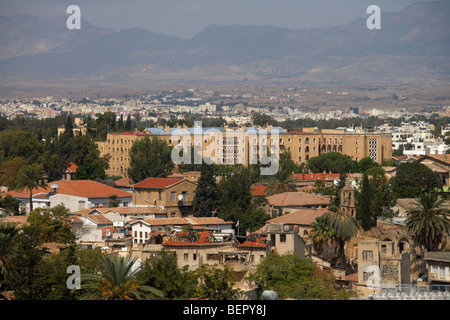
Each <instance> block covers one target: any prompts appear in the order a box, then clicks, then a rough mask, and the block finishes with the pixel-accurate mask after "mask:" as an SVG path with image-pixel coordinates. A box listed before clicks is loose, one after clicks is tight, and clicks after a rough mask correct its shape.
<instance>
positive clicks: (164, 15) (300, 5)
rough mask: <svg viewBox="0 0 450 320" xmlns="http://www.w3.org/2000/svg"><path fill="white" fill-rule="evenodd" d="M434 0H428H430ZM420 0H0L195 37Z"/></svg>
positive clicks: (6, 10)
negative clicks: (220, 28) (76, 10)
mask: <svg viewBox="0 0 450 320" xmlns="http://www.w3.org/2000/svg"><path fill="white" fill-rule="evenodd" d="M425 1H428V0H425ZM415 2H420V1H418V0H308V1H307V0H0V15H8V16H9V15H16V14H31V15H35V16H39V17H42V16H52V15H67V16H68V14H66V8H67V7H68V6H69V5H78V6H79V7H80V8H81V18H82V19H84V20H87V21H88V22H90V23H92V24H93V25H96V26H99V27H107V28H112V29H115V30H120V29H124V28H131V27H142V28H145V29H148V30H151V31H154V32H159V33H163V34H166V35H171V36H177V37H183V38H189V37H192V36H194V35H195V34H197V33H198V32H200V31H201V30H202V29H203V28H205V27H207V26H208V25H211V24H219V25H232V24H239V25H273V26H277V27H286V28H291V29H302V28H316V27H329V26H336V25H340V24H345V23H348V22H351V21H352V20H354V19H356V18H360V17H368V15H367V14H366V9H367V7H368V6H369V5H373V4H375V5H378V6H380V8H381V11H382V12H383V11H387V12H393V11H400V10H402V9H404V8H405V7H407V6H408V5H410V4H412V3H415Z"/></svg>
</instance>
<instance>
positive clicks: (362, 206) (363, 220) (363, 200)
mask: <svg viewBox="0 0 450 320" xmlns="http://www.w3.org/2000/svg"><path fill="white" fill-rule="evenodd" d="M358 202H359V203H358V206H357V213H356V215H357V218H358V220H359V221H360V224H361V227H362V228H363V229H364V230H366V231H367V230H369V229H370V228H372V227H373V226H374V224H373V220H374V219H373V218H372V208H371V204H372V199H371V190H370V184H369V177H368V175H367V173H363V178H362V184H361V195H360V198H359V201H358Z"/></svg>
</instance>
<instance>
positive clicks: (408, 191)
mask: <svg viewBox="0 0 450 320" xmlns="http://www.w3.org/2000/svg"><path fill="white" fill-rule="evenodd" d="M390 183H391V186H392V191H393V193H394V195H395V197H396V198H416V197H418V196H419V195H420V193H422V192H431V191H433V190H435V189H440V188H442V179H441V178H440V176H439V174H438V173H436V172H433V171H432V170H431V169H429V168H428V167H427V166H425V165H424V164H422V163H420V162H418V161H414V162H410V163H401V164H400V165H399V166H398V167H397V170H396V174H395V177H393V178H392V179H391V180H390Z"/></svg>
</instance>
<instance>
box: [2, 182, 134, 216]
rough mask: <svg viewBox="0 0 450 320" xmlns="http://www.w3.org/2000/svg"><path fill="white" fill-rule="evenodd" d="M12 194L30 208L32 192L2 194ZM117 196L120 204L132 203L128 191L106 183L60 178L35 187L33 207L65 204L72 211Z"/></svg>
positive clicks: (46, 207)
mask: <svg viewBox="0 0 450 320" xmlns="http://www.w3.org/2000/svg"><path fill="white" fill-rule="evenodd" d="M1 195H2V196H7V195H11V196H12V197H13V198H16V199H19V200H21V201H22V204H23V205H24V207H25V211H26V212H29V210H30V194H29V191H28V190H24V191H22V192H17V191H9V192H6V193H3V194H1ZM112 196H116V197H117V199H118V200H119V201H120V206H124V207H126V206H128V205H130V204H131V201H132V195H131V194H130V193H128V192H124V191H121V190H118V189H116V188H113V187H110V186H107V185H104V184H102V183H99V182H96V181H93V180H60V181H54V182H51V183H48V184H47V186H46V187H40V188H38V189H33V197H32V201H33V208H45V209H50V208H53V207H55V206H57V205H60V204H63V205H64V206H65V207H66V208H68V209H69V210H70V212H75V211H79V210H82V209H91V208H94V207H98V206H99V207H106V206H108V204H109V202H110V200H111V199H110V197H112Z"/></svg>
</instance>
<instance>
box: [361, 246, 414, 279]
mask: <svg viewBox="0 0 450 320" xmlns="http://www.w3.org/2000/svg"><path fill="white" fill-rule="evenodd" d="M410 268H411V261H410V253H409V252H396V250H395V245H394V242H393V241H360V242H358V284H359V285H364V286H369V287H370V286H373V287H377V286H378V287H379V285H380V284H410V283H411V273H410Z"/></svg>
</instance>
